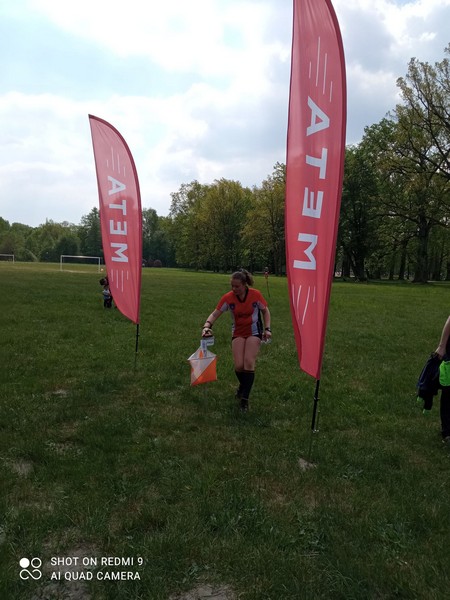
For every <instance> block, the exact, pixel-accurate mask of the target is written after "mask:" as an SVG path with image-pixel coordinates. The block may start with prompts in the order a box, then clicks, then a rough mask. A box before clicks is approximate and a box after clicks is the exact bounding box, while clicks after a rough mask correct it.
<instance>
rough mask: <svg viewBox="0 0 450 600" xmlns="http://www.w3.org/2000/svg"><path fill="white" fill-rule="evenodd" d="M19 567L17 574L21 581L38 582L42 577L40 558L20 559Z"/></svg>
mask: <svg viewBox="0 0 450 600" xmlns="http://www.w3.org/2000/svg"><path fill="white" fill-rule="evenodd" d="M19 565H20V567H21V571H20V573H19V575H20V578H21V579H24V580H27V579H30V578H31V579H34V580H38V579H40V578H41V577H42V571H41V567H42V560H41V559H40V558H37V557H35V558H32V559H31V560H30V559H29V558H21V559H20V561H19Z"/></svg>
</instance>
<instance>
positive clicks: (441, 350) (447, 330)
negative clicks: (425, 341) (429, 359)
mask: <svg viewBox="0 0 450 600" xmlns="http://www.w3.org/2000/svg"><path fill="white" fill-rule="evenodd" d="M449 336H450V317H448V319H447V320H446V321H445V325H444V328H443V329H442V333H441V339H440V341H439V346H438V347H437V348H436V354H438V355H439V356H440V357H441V358H442V357H443V356H444V354H445V348H446V346H447V342H448V338H449Z"/></svg>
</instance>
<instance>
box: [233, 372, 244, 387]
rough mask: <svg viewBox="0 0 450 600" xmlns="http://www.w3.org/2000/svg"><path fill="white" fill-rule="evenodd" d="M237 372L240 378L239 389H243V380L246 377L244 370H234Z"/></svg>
mask: <svg viewBox="0 0 450 600" xmlns="http://www.w3.org/2000/svg"><path fill="white" fill-rule="evenodd" d="M234 372H235V373H236V377H237V378H238V381H239V389H240V390H241V389H242V382H243V380H244V379H243V378H244V371H236V370H235V371H234Z"/></svg>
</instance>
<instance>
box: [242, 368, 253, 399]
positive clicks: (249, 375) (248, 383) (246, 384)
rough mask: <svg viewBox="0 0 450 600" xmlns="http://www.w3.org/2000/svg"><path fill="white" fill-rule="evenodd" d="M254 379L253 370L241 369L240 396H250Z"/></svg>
mask: <svg viewBox="0 0 450 600" xmlns="http://www.w3.org/2000/svg"><path fill="white" fill-rule="evenodd" d="M254 381H255V371H242V383H241V390H242V397H243V398H247V400H248V399H249V398H250V392H251V390H252V386H253V382H254Z"/></svg>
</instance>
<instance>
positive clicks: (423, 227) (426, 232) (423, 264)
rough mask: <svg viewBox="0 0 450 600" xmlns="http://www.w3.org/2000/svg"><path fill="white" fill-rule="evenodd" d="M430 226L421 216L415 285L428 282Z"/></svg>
mask: <svg viewBox="0 0 450 600" xmlns="http://www.w3.org/2000/svg"><path fill="white" fill-rule="evenodd" d="M429 236H430V226H429V224H428V222H427V220H426V218H425V216H424V215H420V221H419V231H418V236H417V237H418V245H417V257H416V268H415V273H414V283H426V282H427V281H428V239H429Z"/></svg>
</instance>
